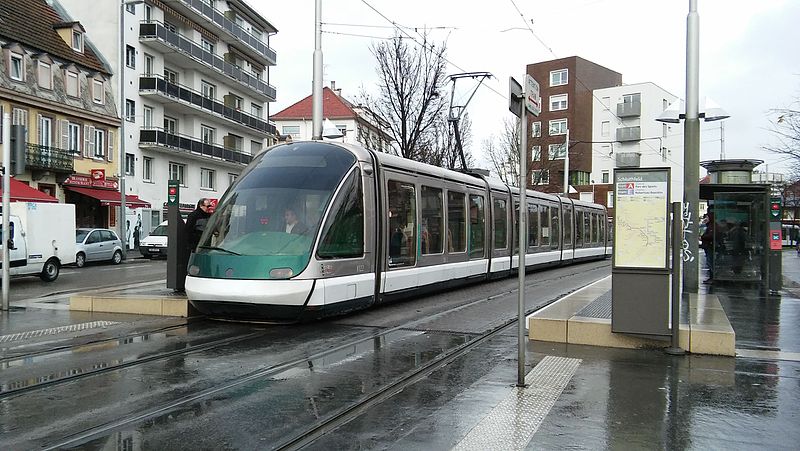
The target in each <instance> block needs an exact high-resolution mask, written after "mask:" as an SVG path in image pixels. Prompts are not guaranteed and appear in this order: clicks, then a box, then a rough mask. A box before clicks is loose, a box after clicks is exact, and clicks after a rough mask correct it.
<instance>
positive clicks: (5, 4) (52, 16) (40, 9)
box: [0, 0, 109, 74]
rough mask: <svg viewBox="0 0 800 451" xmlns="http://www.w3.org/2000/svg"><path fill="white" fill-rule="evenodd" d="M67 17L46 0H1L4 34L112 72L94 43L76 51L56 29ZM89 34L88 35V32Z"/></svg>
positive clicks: (0, 19)
mask: <svg viewBox="0 0 800 451" xmlns="http://www.w3.org/2000/svg"><path fill="white" fill-rule="evenodd" d="M57 24H58V25H61V26H63V25H64V24H65V22H64V19H63V18H61V17H59V15H58V13H57V12H56V11H55V10H54V9H53V8H52V7H50V6H49V5H48V4H47V2H46V1H45V0H0V37H2V38H4V39H6V40H8V41H11V42H18V43H20V44H22V45H24V46H26V47H31V48H33V49H36V50H38V51H41V52H44V53H47V54H49V55H52V56H53V57H55V58H60V59H63V60H66V61H70V62H73V63H75V64H78V65H81V66H84V67H86V68H88V69H91V70H96V71H99V72H102V73H104V74H108V73H109V71H108V69H107V68H106V67H105V66H104V65H103V63H102V62H101V61H100V59H99V58H98V57H97V55H95V53H94V52H93V51H92V49H91V48H90V46H88V45H84V53H80V52H76V51H75V50H73V49H72V46H70V45H69V44H67V43H66V42H65V41H64V40H63V39H61V36H59V34H58V32H57V31H56V29H55V26H56V25H57ZM84 38H85V36H84Z"/></svg>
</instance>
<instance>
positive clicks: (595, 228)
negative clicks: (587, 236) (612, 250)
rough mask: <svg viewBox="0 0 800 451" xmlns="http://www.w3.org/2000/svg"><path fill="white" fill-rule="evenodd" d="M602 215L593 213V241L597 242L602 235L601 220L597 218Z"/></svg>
mask: <svg viewBox="0 0 800 451" xmlns="http://www.w3.org/2000/svg"><path fill="white" fill-rule="evenodd" d="M599 217H600V216H599V215H598V214H597V213H592V243H594V244H597V241H598V236H599V235H600V234H599V233H597V232H599V231H600V222H599V221H598V220H597V218H599Z"/></svg>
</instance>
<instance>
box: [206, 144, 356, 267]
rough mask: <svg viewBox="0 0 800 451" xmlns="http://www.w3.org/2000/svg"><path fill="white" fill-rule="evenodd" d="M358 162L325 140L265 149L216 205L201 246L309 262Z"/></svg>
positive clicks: (213, 251) (217, 250)
mask: <svg viewBox="0 0 800 451" xmlns="http://www.w3.org/2000/svg"><path fill="white" fill-rule="evenodd" d="M353 164H355V157H354V156H353V155H352V154H351V153H349V152H347V151H345V150H344V149H342V148H340V147H337V146H334V145H330V144H324V143H296V144H290V145H285V146H279V147H276V148H273V149H272V150H269V151H267V152H265V153H263V154H261V155H260V156H259V157H257V158H256V159H255V160H254V161H253V162H252V163H251V164H250V166H249V167H248V168H247V170H246V171H245V172H244V173H243V174H242V176H241V177H240V178H239V179H238V180H237V182H236V184H235V185H234V186H233V187H232V188H231V189H230V190H229V191H228V193H227V194H226V195H225V197H224V198H223V199H222V201H221V202H220V204H219V205H218V206H217V211H216V212H215V213H214V215H213V216H212V217H211V219H210V220H209V222H208V225H207V227H206V230H205V232H204V233H203V237H202V238H201V240H200V246H199V251H200V252H201V253H224V254H234V255H251V256H293V257H298V258H300V259H301V260H302V261H306V262H307V261H308V258H309V257H310V252H311V246H312V245H313V242H314V238H315V237H316V236H317V231H318V229H319V226H320V222H321V219H322V213H323V212H324V211H325V208H326V207H327V205H328V203H329V201H330V200H331V196H332V195H333V192H334V191H335V190H336V187H337V186H338V185H339V184H340V183H341V181H342V178H343V177H344V176H345V174H346V173H347V172H348V170H349V169H350V168H351V167H352V166H353Z"/></svg>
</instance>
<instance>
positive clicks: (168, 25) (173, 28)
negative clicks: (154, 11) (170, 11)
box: [164, 20, 178, 33]
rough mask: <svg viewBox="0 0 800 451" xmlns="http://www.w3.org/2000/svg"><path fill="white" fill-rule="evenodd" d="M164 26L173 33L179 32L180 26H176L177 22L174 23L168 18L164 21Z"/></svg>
mask: <svg viewBox="0 0 800 451" xmlns="http://www.w3.org/2000/svg"><path fill="white" fill-rule="evenodd" d="M164 28H166V29H167V30H168V31H170V32H172V33H177V32H178V27H176V26H175V24H173V23H171V22H168V21H166V20H165V21H164Z"/></svg>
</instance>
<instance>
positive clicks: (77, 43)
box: [72, 30, 83, 53]
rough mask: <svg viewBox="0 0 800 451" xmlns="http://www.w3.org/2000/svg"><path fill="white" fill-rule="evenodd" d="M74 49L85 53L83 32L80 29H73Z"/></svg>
mask: <svg viewBox="0 0 800 451" xmlns="http://www.w3.org/2000/svg"><path fill="white" fill-rule="evenodd" d="M72 50H75V51H76V52H81V53H83V34H82V33H81V32H80V31H75V30H73V31H72Z"/></svg>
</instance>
